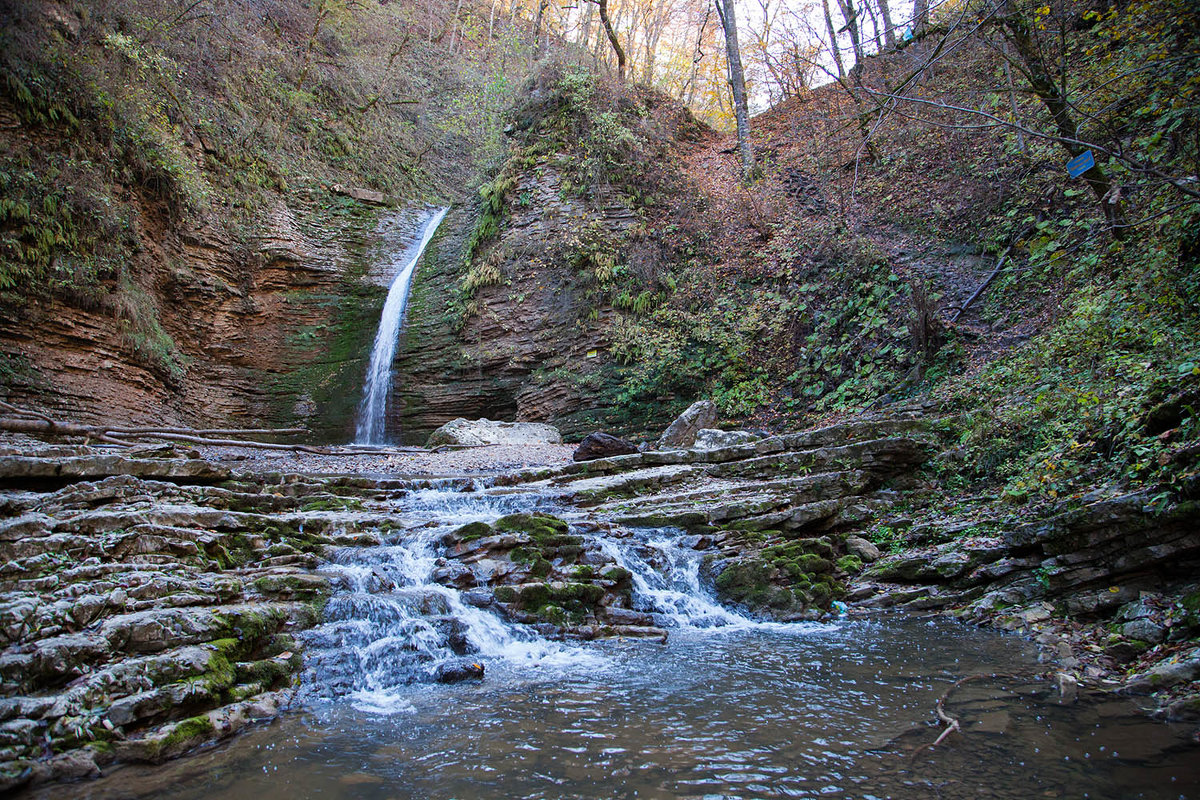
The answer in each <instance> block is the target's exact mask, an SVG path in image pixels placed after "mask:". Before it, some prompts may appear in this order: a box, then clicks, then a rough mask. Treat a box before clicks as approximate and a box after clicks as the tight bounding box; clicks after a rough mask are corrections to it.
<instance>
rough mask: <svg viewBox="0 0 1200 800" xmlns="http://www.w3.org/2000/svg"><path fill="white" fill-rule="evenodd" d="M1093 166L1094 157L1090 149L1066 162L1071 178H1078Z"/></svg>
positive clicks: (1094, 163) (1094, 162)
mask: <svg viewBox="0 0 1200 800" xmlns="http://www.w3.org/2000/svg"><path fill="white" fill-rule="evenodd" d="M1094 166H1096V159H1095V158H1093V157H1092V151H1091V150H1084V151H1083V152H1082V153H1080V154H1079V155H1077V156H1075V157H1074V158H1072V159H1071V160H1070V161H1068V162H1067V172H1069V173H1071V177H1072V178H1078V177H1079V176H1080V175H1082V174H1083V173H1085V172H1087V171H1088V170H1089V169H1091V168H1092V167H1094Z"/></svg>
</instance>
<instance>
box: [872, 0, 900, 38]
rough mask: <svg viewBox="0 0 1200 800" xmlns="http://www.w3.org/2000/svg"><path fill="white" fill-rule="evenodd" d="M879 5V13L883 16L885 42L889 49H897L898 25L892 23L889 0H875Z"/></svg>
mask: <svg viewBox="0 0 1200 800" xmlns="http://www.w3.org/2000/svg"><path fill="white" fill-rule="evenodd" d="M875 2H876V3H877V4H878V5H879V14H880V16H882V17H883V43H884V44H885V45H886V46H887V49H888V50H895V49H896V26H895V25H894V24H892V10H891V9H890V8H889V7H888V0H875Z"/></svg>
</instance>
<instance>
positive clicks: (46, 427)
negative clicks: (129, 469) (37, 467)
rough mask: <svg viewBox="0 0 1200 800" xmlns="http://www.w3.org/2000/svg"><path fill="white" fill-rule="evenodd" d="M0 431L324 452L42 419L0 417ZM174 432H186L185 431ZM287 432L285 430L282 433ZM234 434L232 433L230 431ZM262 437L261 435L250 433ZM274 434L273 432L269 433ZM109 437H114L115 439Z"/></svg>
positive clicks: (126, 443)
mask: <svg viewBox="0 0 1200 800" xmlns="http://www.w3.org/2000/svg"><path fill="white" fill-rule="evenodd" d="M0 430H5V431H11V432H12V433H33V434H38V433H40V434H44V435H49V436H78V437H81V438H84V439H95V440H97V441H100V442H107V443H109V444H116V445H123V446H125V447H130V446H132V444H133V443H132V442H129V441H126V440H127V439H130V438H133V439H162V440H163V441H168V442H188V443H189V444H205V445H210V446H215V447H253V448H257V449H259V450H292V451H299V452H303V453H317V454H318V455H327V454H329V453H328V449H327V448H320V447H313V446H310V445H305V444H273V443H270V442H256V441H253V440H250V439H210V438H208V437H206V436H196V435H193V434H191V433H182V432H180V433H168V432H167V431H166V430H165V429H162V428H157V429H155V428H149V429H139V428H129V427H112V428H110V427H107V426H104V425H80V424H78V423H74V422H55V421H53V420H51V421H46V420H44V419H29V418H27V417H0ZM175 430H179V431H186V430H188V429H187V428H178V429H175ZM284 430H289V429H284ZM229 432H231V433H234V432H236V431H233V430H230V431H229ZM253 433H262V431H253ZM272 433H274V431H272ZM113 434H116V435H115V436H114V435H113Z"/></svg>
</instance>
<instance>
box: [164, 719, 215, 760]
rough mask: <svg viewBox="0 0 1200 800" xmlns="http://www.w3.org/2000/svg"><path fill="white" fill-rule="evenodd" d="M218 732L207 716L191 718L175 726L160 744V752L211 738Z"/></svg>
mask: <svg viewBox="0 0 1200 800" xmlns="http://www.w3.org/2000/svg"><path fill="white" fill-rule="evenodd" d="M215 731H216V728H215V727H213V723H212V720H210V719H209V718H208V717H206V716H198V717H189V718H188V719H185V720H183V721H182V722H180V723H178V724H176V725H175V727H174V728H172V729H171V732H170V733H169V734H167V736H166V738H164V739H163V740H162V743H161V744H160V746H159V748H160V752H161V751H165V750H171V749H172V748H175V747H178V746H179V745H183V744H187V743H189V742H192V741H193V740H195V739H200V738H202V737H207V736H211V735H212V734H213V733H214V732H215Z"/></svg>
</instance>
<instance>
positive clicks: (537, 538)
mask: <svg viewBox="0 0 1200 800" xmlns="http://www.w3.org/2000/svg"><path fill="white" fill-rule="evenodd" d="M494 527H495V529H496V530H498V531H508V532H511V533H525V534H528V535H529V537H530V538H531V539H533V541H534V543H536V544H537V545H538V546H539V547H542V548H547V547H559V546H562V545H578V544H582V542H583V539H582V538H580V537H578V536H571V535H569V534H568V533H567V530H568V526H567V523H566V522H564V521H563V520H561V519H559V518H558V517H555V516H551V515H550V514H510V515H509V516H507V517H501V518H500V519H498V520H496V523H495V525H494Z"/></svg>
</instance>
